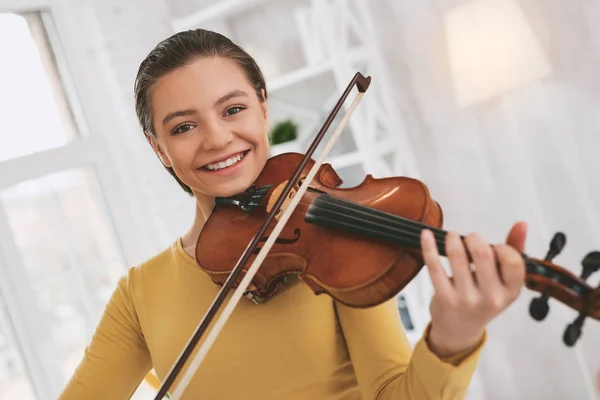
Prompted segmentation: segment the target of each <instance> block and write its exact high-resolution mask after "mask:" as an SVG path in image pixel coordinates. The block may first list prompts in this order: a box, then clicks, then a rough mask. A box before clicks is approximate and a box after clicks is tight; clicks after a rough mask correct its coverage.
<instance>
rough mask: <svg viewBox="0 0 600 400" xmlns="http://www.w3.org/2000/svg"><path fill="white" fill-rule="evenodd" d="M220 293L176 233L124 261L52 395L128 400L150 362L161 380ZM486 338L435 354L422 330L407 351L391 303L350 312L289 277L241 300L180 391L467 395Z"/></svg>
mask: <svg viewBox="0 0 600 400" xmlns="http://www.w3.org/2000/svg"><path fill="white" fill-rule="evenodd" d="M217 293H218V288H217V287H216V285H215V284H214V283H213V282H212V281H211V280H210V278H209V277H208V276H207V275H206V274H205V273H204V272H203V271H202V270H200V269H199V268H198V267H197V266H196V263H195V260H194V259H193V258H192V257H190V256H189V255H188V254H187V253H185V251H184V250H183V248H182V246H181V241H180V240H177V241H176V242H175V243H174V244H173V245H172V246H171V247H169V248H168V249H166V250H165V251H163V252H162V253H160V254H158V255H157V256H155V257H153V258H151V259H149V260H148V261H146V262H144V263H142V264H141V265H138V266H135V267H132V268H130V269H129V271H128V273H127V274H126V275H125V276H124V277H122V278H121V280H120V281H119V283H118V286H117V288H116V290H115V291H114V293H113V295H112V298H111V299H110V301H109V303H108V304H107V306H106V309H105V311H104V314H103V316H102V318H101V321H100V322H99V324H98V327H97V329H96V332H95V333H94V335H93V337H92V340H91V343H90V344H89V346H88V347H87V349H86V352H85V355H84V357H83V359H82V361H81V363H80V365H79V366H78V368H77V370H76V371H75V373H74V375H73V377H72V378H71V380H70V381H69V383H68V384H67V386H66V387H65V389H64V391H63V393H62V394H61V396H60V398H59V399H60V400H75V399H77V400H81V399H111V400H119V399H127V398H129V397H130V396H131V395H132V394H133V392H134V391H135V390H136V388H137V386H138V385H139V383H140V382H141V381H142V379H143V378H144V376H145V375H146V373H147V372H148V371H150V369H152V368H154V369H155V371H156V373H157V375H158V377H159V378H160V379H164V378H165V377H166V375H167V374H168V372H169V370H170V368H171V367H172V365H173V363H174V362H175V360H176V359H177V358H178V356H179V354H180V352H181V350H182V349H183V348H184V347H185V345H186V343H187V342H188V339H189V338H190V336H191V335H192V333H193V331H194V329H195V328H196V327H197V324H198V322H199V321H200V320H201V319H202V317H203V316H204V314H205V312H206V310H207V309H208V307H209V306H210V304H211V303H212V301H213V299H214V298H215V296H216V295H217ZM484 342H485V337H484V338H483V339H482V341H481V343H480V344H479V345H477V346H476V348H474V349H473V350H472V351H470V352H469V353H468V354H462V355H458V356H457V357H458V358H460V359H461V360H460V362H459V363H458V365H455V364H457V360H458V359H457V358H456V357H455V359H453V360H445V361H442V360H440V359H439V358H438V357H437V356H436V355H435V354H433V353H432V352H431V351H430V350H429V348H428V346H427V343H426V340H425V336H424V338H423V339H422V340H421V341H420V342H419V343H418V344H417V345H416V346H415V348H414V351H413V349H412V348H411V346H410V344H409V342H408V340H407V338H406V335H405V333H404V331H403V328H402V325H401V321H400V317H399V313H398V308H397V306H396V302H395V300H392V301H389V302H387V303H384V304H382V305H380V306H377V307H373V308H369V309H354V308H349V307H346V306H343V305H341V304H339V303H337V302H335V301H334V300H332V298H331V297H329V296H326V295H320V296H315V295H314V294H313V292H312V291H311V290H310V289H309V288H308V287H307V286H306V285H305V284H302V283H296V284H291V285H289V286H287V287H286V288H285V290H282V291H281V293H278V294H277V295H276V296H275V297H274V298H272V299H271V300H269V301H268V302H266V303H263V304H261V305H256V304H254V303H252V302H251V301H250V300H247V299H246V298H242V300H241V301H240V303H239V304H238V306H237V308H236V310H235V311H234V313H233V314H232V315H231V317H230V319H229V320H228V322H227V323H226V325H225V327H224V328H223V330H222V332H221V333H220V335H219V336H218V338H217V340H216V342H215V344H214V346H213V347H212V348H211V349H210V351H209V353H208V355H207V356H206V358H205V359H204V361H203V363H202V364H201V365H200V368H199V369H198V371H197V373H196V375H195V377H194V379H193V380H192V382H191V383H190V384H189V385H188V387H187V389H186V391H185V393H184V395H183V399H210V400H215V399H226V400H233V399H235V400H243V399H261V400H270V399H277V400H308V399H317V400H321V399H322V400H342V399H343V400H350V399H352V400H357V399H365V400H367V399H368V400H371V399H385V400H388V399H390V400H391V399H398V400H400V399H415V400H428V399H442V400H446V399H447V400H450V399H453V400H454V399H463V398H464V396H465V393H466V391H467V388H468V385H469V383H470V380H471V377H472V374H473V372H474V370H475V367H476V364H477V361H478V358H479V352H480V349H481V347H482V346H483V343H484ZM180 376H181V375H180ZM178 381H179V378H178V379H177V381H176V382H178Z"/></svg>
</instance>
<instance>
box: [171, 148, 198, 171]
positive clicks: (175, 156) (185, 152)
mask: <svg viewBox="0 0 600 400" xmlns="http://www.w3.org/2000/svg"><path fill="white" fill-rule="evenodd" d="M167 156H168V157H169V159H170V160H171V163H172V164H173V168H174V169H182V168H186V167H187V166H189V164H190V163H191V162H192V161H193V160H194V156H195V152H194V147H193V146H190V145H189V144H186V143H185V141H178V142H176V143H171V144H170V146H169V147H168V148H167Z"/></svg>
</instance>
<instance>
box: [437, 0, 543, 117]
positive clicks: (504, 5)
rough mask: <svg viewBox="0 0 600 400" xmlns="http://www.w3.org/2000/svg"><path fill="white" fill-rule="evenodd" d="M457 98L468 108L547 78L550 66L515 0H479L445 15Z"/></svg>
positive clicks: (456, 7) (453, 9)
mask: <svg viewBox="0 0 600 400" xmlns="http://www.w3.org/2000/svg"><path fill="white" fill-rule="evenodd" d="M444 30H445V33H446V40H447V46H448V55H449V61H450V69H451V75H452V78H453V82H454V90H455V96H456V100H457V102H458V105H459V106H460V107H466V106H470V105H473V104H477V103H479V102H482V101H485V100H488V99H490V98H493V97H496V96H498V95H501V94H504V93H506V92H508V91H510V90H513V89H515V88H518V87H521V86H523V85H525V84H527V83H530V82H533V81H536V80H539V79H542V78H544V77H547V76H548V75H549V74H550V72H551V68H550V65H549V62H548V61H547V59H546V57H545V55H544V53H543V51H542V49H541V45H540V43H539V40H538V39H537V38H536V36H535V33H534V32H533V29H532V28H531V26H530V25H529V24H528V22H527V19H526V17H525V15H524V13H523V10H522V9H521V8H520V7H519V5H518V4H517V2H516V1H515V0H474V1H469V2H466V3H461V4H460V5H458V6H455V7H454V8H452V9H451V10H449V11H448V12H447V13H446V15H445V16H444Z"/></svg>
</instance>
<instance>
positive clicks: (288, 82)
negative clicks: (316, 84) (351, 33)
mask: <svg viewBox="0 0 600 400" xmlns="http://www.w3.org/2000/svg"><path fill="white" fill-rule="evenodd" d="M367 55H368V52H367V50H366V49H365V48H363V47H357V48H355V49H352V50H350V51H349V52H348V61H349V62H351V63H353V62H357V61H362V60H364V59H366V58H367ZM332 67H333V65H332V63H331V61H325V62H322V63H319V64H315V65H307V66H305V67H301V68H298V69H296V70H293V71H290V72H287V73H285V74H283V75H281V76H278V77H277V78H274V79H273V80H271V82H267V89H268V90H269V92H270V93H273V92H276V91H279V90H282V89H285V88H288V87H290V86H293V85H296V84H298V83H301V82H304V81H306V80H309V79H311V78H315V77H317V76H319V75H321V74H324V73H326V72H330V71H331V70H332ZM349 79H350V77H349Z"/></svg>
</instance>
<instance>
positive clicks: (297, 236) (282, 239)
mask: <svg viewBox="0 0 600 400" xmlns="http://www.w3.org/2000/svg"><path fill="white" fill-rule="evenodd" d="M299 239H300V229H299V228H296V229H294V236H293V237H292V238H285V237H281V236H279V237H278V238H277V239H275V243H277V244H294V243H296V242H297V241H298V240H299ZM260 241H261V242H266V241H267V237H262V238H261V239H260ZM261 248H262V247H259V246H257V247H256V249H255V250H254V251H253V252H252V253H253V254H258V253H259V252H260V249H261Z"/></svg>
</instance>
